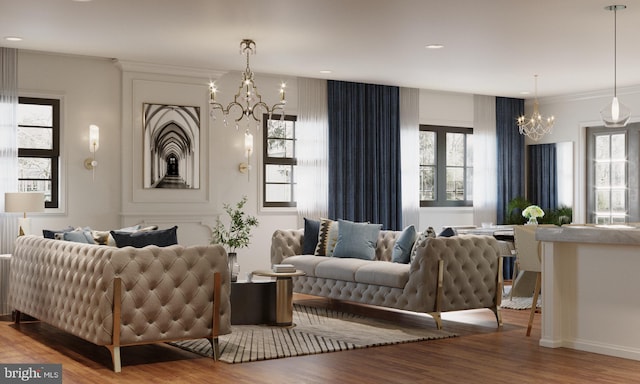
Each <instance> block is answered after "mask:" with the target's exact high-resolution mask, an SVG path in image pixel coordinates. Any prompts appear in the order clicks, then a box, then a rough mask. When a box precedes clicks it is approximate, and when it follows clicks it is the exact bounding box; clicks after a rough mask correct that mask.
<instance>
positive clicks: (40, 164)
mask: <svg viewBox="0 0 640 384" xmlns="http://www.w3.org/2000/svg"><path fill="white" fill-rule="evenodd" d="M18 177H19V178H20V179H51V159H43V158H40V157H19V158H18Z"/></svg>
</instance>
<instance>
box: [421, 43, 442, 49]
mask: <svg viewBox="0 0 640 384" xmlns="http://www.w3.org/2000/svg"><path fill="white" fill-rule="evenodd" d="M425 48H427V49H441V48H444V45H442V44H427V45H426V46H425Z"/></svg>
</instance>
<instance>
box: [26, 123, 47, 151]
mask: <svg viewBox="0 0 640 384" xmlns="http://www.w3.org/2000/svg"><path fill="white" fill-rule="evenodd" d="M18 147H19V148H30V149H53V129H51V128H33V127H18Z"/></svg>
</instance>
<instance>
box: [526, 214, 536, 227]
mask: <svg viewBox="0 0 640 384" xmlns="http://www.w3.org/2000/svg"><path fill="white" fill-rule="evenodd" d="M527 225H538V218H537V217H534V216H531V217H530V218H529V221H527Z"/></svg>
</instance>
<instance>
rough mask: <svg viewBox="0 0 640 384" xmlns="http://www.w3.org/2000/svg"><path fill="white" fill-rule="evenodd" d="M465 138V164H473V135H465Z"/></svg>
mask: <svg viewBox="0 0 640 384" xmlns="http://www.w3.org/2000/svg"><path fill="white" fill-rule="evenodd" d="M466 140H467V163H466V164H465V165H466V166H468V167H470V166H471V165H473V135H466Z"/></svg>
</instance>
